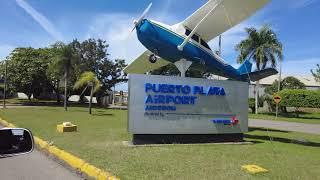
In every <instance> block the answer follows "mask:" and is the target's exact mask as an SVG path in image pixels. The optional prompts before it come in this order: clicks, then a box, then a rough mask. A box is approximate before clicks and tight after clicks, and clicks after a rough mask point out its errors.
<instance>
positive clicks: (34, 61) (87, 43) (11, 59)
mask: <svg viewBox="0 0 320 180" xmlns="http://www.w3.org/2000/svg"><path fill="white" fill-rule="evenodd" d="M108 46H109V45H108V44H107V43H106V41H104V40H101V39H88V40H84V41H82V42H80V41H79V40H77V39H75V40H73V41H72V42H70V43H69V44H65V43H63V42H56V43H54V44H53V45H50V46H49V47H45V48H39V49H36V48H32V47H20V48H16V49H14V50H13V51H12V52H11V54H10V55H9V56H8V57H7V59H6V60H7V69H8V71H7V72H8V73H7V79H8V90H9V91H11V92H23V93H25V94H26V95H27V96H28V98H29V99H30V98H31V96H32V95H33V97H34V98H38V97H39V96H40V94H41V93H51V92H55V94H56V95H57V96H56V100H57V102H60V101H61V100H60V94H63V92H64V89H65V88H66V92H67V93H66V97H67V98H68V97H69V96H70V95H72V94H80V93H81V91H82V90H80V89H74V88H73V87H74V85H75V83H76V81H77V79H78V78H80V75H81V74H82V73H84V72H93V73H94V74H95V75H96V77H97V78H98V80H99V82H100V83H101V84H100V85H99V86H100V87H99V89H98V90H97V91H95V95H96V96H97V100H98V103H99V102H100V101H101V97H103V96H104V95H106V93H107V90H111V87H113V86H114V85H115V84H117V83H120V82H125V81H126V80H127V79H125V78H124V75H123V73H122V70H123V68H124V67H125V66H126V64H125V60H123V59H115V60H111V59H110V58H109V56H108V55H109V54H108V51H107V49H108ZM1 66H3V64H2V65H1ZM1 69H3V67H1ZM89 93H90V88H88V90H87V92H84V94H89Z"/></svg>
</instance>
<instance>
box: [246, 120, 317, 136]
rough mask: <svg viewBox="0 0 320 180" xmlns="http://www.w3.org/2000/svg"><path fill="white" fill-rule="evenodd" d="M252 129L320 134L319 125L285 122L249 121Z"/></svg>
mask: <svg viewBox="0 0 320 180" xmlns="http://www.w3.org/2000/svg"><path fill="white" fill-rule="evenodd" d="M249 126H250V127H265V128H270V129H278V130H284V131H296V132H303V133H310V134H320V125H319V124H304V123H295V122H285V121H270V120H256V119H250V120H249Z"/></svg>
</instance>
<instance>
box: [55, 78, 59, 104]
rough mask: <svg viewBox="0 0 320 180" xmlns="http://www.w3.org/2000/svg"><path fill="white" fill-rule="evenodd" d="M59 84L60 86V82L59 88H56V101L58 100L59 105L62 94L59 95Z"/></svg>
mask: <svg viewBox="0 0 320 180" xmlns="http://www.w3.org/2000/svg"><path fill="white" fill-rule="evenodd" d="M59 84H60V82H59V81H58V82H57V88H56V90H55V92H56V100H57V103H59V104H60V93H59V88H60V87H59Z"/></svg>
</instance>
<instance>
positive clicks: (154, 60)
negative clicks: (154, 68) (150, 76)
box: [149, 54, 158, 63]
mask: <svg viewBox="0 0 320 180" xmlns="http://www.w3.org/2000/svg"><path fill="white" fill-rule="evenodd" d="M157 59H158V58H157V56H156V55H155V54H151V55H150V56H149V61H150V62H151V63H156V62H157Z"/></svg>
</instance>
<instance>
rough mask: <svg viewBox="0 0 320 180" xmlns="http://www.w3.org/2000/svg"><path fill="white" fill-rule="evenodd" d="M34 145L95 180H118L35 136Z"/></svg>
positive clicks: (9, 124) (12, 126)
mask: <svg viewBox="0 0 320 180" xmlns="http://www.w3.org/2000/svg"><path fill="white" fill-rule="evenodd" d="M0 124H2V125H4V126H6V127H11V128H14V127H16V126H15V125H14V124H11V123H9V122H7V121H5V120H3V119H2V118H0ZM33 138H34V141H35V143H36V144H37V146H38V147H39V148H40V149H42V150H46V151H47V152H49V154H51V155H53V156H55V157H57V158H59V159H61V160H63V161H64V162H66V163H67V164H68V165H70V166H71V167H72V168H75V169H77V170H79V171H81V172H82V173H85V174H87V175H88V176H90V177H93V178H95V179H99V180H100V179H101V180H102V179H108V180H119V178H117V177H116V176H114V175H112V174H111V173H109V172H107V171H104V170H102V169H99V168H97V167H95V166H93V165H91V164H89V163H88V162H86V161H84V160H82V159H80V158H79V157H77V156H75V155H73V154H71V153H68V152H66V151H64V150H62V149H59V148H58V147H56V146H53V145H50V144H49V143H48V142H46V141H44V140H42V139H41V138H39V137H37V136H33Z"/></svg>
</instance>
